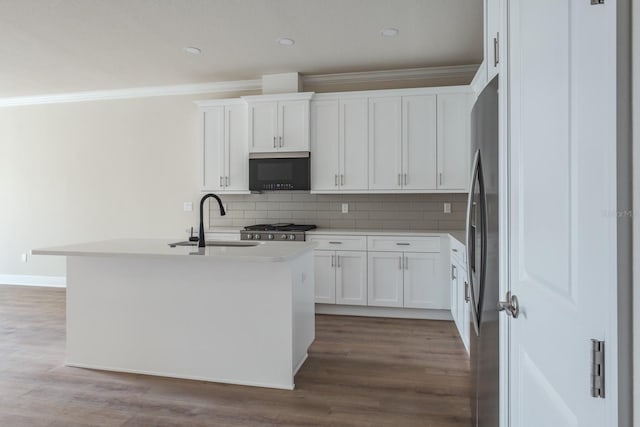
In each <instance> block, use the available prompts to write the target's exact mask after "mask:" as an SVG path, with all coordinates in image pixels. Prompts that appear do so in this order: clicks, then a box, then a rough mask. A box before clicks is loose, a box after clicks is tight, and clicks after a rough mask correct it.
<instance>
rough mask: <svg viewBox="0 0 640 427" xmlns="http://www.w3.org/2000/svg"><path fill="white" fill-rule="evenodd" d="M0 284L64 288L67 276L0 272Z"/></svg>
mask: <svg viewBox="0 0 640 427" xmlns="http://www.w3.org/2000/svg"><path fill="white" fill-rule="evenodd" d="M0 284H2V285H18V286H46V287H50V288H66V287H67V278H66V277H65V276H29V275H26V274H0Z"/></svg>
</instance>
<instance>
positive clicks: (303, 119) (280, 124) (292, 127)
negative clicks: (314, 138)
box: [243, 93, 312, 153]
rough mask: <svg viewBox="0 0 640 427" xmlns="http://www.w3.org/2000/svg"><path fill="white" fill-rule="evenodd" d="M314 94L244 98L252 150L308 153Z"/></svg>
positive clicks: (255, 151) (257, 151) (254, 151)
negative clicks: (246, 106) (311, 100)
mask: <svg viewBox="0 0 640 427" xmlns="http://www.w3.org/2000/svg"><path fill="white" fill-rule="evenodd" d="M311 96H312V93H295V94H285V95H257V96H246V97H243V99H244V100H246V101H247V104H248V109H249V118H248V122H249V126H248V128H249V151H250V152H252V153H264V152H277V151H309V100H310V99H311Z"/></svg>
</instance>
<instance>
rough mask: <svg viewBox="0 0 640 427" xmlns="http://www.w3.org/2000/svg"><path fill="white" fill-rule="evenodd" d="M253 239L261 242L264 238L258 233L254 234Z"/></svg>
mask: <svg viewBox="0 0 640 427" xmlns="http://www.w3.org/2000/svg"><path fill="white" fill-rule="evenodd" d="M253 238H254V239H255V240H260V239H261V238H262V236H261V235H260V234H257V233H256V234H254V235H253Z"/></svg>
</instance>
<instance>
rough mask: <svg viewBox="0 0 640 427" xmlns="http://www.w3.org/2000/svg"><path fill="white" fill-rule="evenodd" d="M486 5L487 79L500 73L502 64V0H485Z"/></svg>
mask: <svg viewBox="0 0 640 427" xmlns="http://www.w3.org/2000/svg"><path fill="white" fill-rule="evenodd" d="M484 1H485V3H484V6H485V8H484V9H485V17H484V18H485V28H484V38H485V61H486V63H487V81H489V80H491V79H492V78H493V76H495V75H496V74H498V66H499V64H500V52H499V47H500V46H499V44H500V35H499V31H500V0H484Z"/></svg>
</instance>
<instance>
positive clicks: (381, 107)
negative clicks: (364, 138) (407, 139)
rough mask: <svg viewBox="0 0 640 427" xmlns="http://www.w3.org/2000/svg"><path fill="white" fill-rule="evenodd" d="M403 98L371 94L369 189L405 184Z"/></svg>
mask: <svg viewBox="0 0 640 427" xmlns="http://www.w3.org/2000/svg"><path fill="white" fill-rule="evenodd" d="M401 176H402V98H401V97H399V96H388V97H383V98H369V189H370V190H399V189H401V188H402V182H401Z"/></svg>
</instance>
